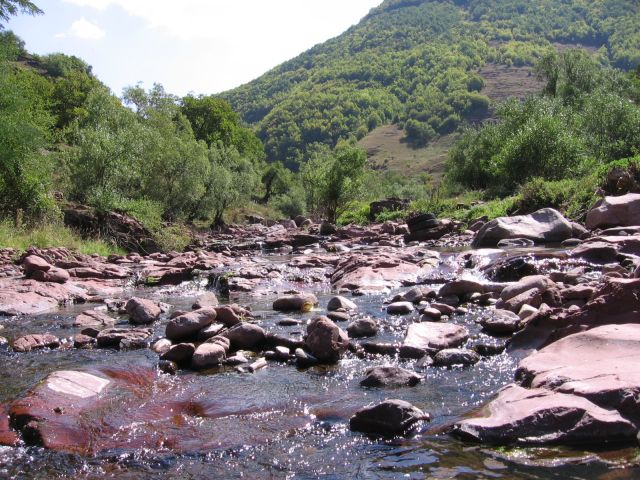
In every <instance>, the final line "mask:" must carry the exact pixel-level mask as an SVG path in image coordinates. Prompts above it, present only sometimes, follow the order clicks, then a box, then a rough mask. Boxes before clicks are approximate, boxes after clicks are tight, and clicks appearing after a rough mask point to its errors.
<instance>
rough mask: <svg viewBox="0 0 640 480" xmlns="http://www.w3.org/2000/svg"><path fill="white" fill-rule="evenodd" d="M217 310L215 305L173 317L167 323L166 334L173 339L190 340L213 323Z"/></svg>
mask: <svg viewBox="0 0 640 480" xmlns="http://www.w3.org/2000/svg"><path fill="white" fill-rule="evenodd" d="M215 319H216V310H215V308H213V307H207V308H201V309H200V310H194V311H193V312H189V313H185V314H183V315H180V316H178V317H176V318H172V319H171V320H169V323H167V327H166V331H165V336H166V337H167V338H168V339H169V340H172V341H174V342H175V341H182V340H188V339H190V338H193V337H196V336H197V335H198V332H199V331H200V330H202V329H204V328H206V327H208V326H209V325H211V324H212V323H213V321H214V320H215Z"/></svg>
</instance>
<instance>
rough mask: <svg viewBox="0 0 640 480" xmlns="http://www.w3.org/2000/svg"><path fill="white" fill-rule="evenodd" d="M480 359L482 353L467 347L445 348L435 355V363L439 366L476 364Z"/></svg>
mask: <svg viewBox="0 0 640 480" xmlns="http://www.w3.org/2000/svg"><path fill="white" fill-rule="evenodd" d="M479 361H480V355H478V354H477V353H476V352H474V351H473V350H468V349H466V348H445V349H444V350H440V351H439V352H438V353H436V355H435V356H434V357H433V364H434V365H435V366H437V367H452V366H454V365H462V366H468V365H475V364H476V363H478V362H479Z"/></svg>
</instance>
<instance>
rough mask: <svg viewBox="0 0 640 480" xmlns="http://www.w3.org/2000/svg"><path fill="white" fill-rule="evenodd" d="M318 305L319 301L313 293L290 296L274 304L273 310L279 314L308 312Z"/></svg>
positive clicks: (279, 299)
mask: <svg viewBox="0 0 640 480" xmlns="http://www.w3.org/2000/svg"><path fill="white" fill-rule="evenodd" d="M317 304H318V299H317V298H316V296H315V295H313V294H312V293H308V294H304V295H289V296H286V297H280V298H278V299H277V300H276V301H275V302H273V309H274V310H276V311H278V312H308V311H309V310H311V309H313V307H314V306H315V305H317Z"/></svg>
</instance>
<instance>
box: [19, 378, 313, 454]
mask: <svg viewBox="0 0 640 480" xmlns="http://www.w3.org/2000/svg"><path fill="white" fill-rule="evenodd" d="M230 396H231V397H232V398H233V401H230ZM254 403H255V402H254V400H253V399H251V398H246V399H245V396H244V395H243V394H241V393H239V392H238V394H237V395H236V393H235V392H231V391H229V390H227V389H221V388H219V386H215V387H214V386H211V388H208V389H207V387H205V388H204V389H203V383H201V382H175V380H174V379H171V378H169V377H167V376H164V375H158V373H157V370H156V369H155V368H154V369H147V368H139V367H131V368H129V369H127V370H126V371H123V370H116V369H108V368H103V369H100V370H94V371H89V372H56V373H54V374H51V375H50V376H49V377H47V378H46V379H45V380H44V381H43V382H42V383H40V384H39V385H37V386H35V388H33V389H32V390H31V391H30V392H29V393H28V394H27V395H26V396H25V397H23V398H21V399H19V400H17V401H15V402H13V403H12V404H11V405H10V406H9V413H10V416H11V420H12V422H11V423H12V425H14V426H15V427H16V428H17V431H18V433H19V435H20V436H21V437H22V439H23V440H24V441H25V442H26V443H27V444H29V445H40V446H43V447H45V448H48V449H53V450H57V451H61V452H66V453H75V454H81V455H95V454H98V453H100V452H106V451H117V450H121V451H128V452H136V451H141V450H152V451H161V452H176V453H191V452H195V453H197V452H202V453H208V452H211V451H212V450H214V449H222V450H226V449H230V448H236V447H241V446H243V445H248V444H250V445H259V444H261V443H266V442H272V441H273V438H274V435H278V434H283V435H287V434H289V433H293V432H295V431H297V430H298V429H301V428H306V427H308V426H309V425H311V422H312V417H311V415H310V414H309V413H307V411H306V404H305V405H298V404H296V403H297V402H291V401H289V399H279V398H275V397H274V398H271V399H265V400H264V401H262V402H261V403H260V405H259V406H256V405H255V404H254Z"/></svg>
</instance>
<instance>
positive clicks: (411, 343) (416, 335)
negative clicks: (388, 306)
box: [400, 322, 469, 358]
mask: <svg viewBox="0 0 640 480" xmlns="http://www.w3.org/2000/svg"><path fill="white" fill-rule="evenodd" d="M468 338H469V332H467V329H466V328H464V327H461V326H459V325H454V324H452V323H429V322H423V323H413V324H411V325H409V328H408V329H407V335H406V337H405V339H404V342H403V343H402V347H401V348H400V356H401V357H404V358H422V357H423V356H424V355H426V354H427V353H431V352H435V351H439V350H444V349H445V348H455V347H459V346H460V345H462V344H463V343H464V342H466V341H467V339H468Z"/></svg>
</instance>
